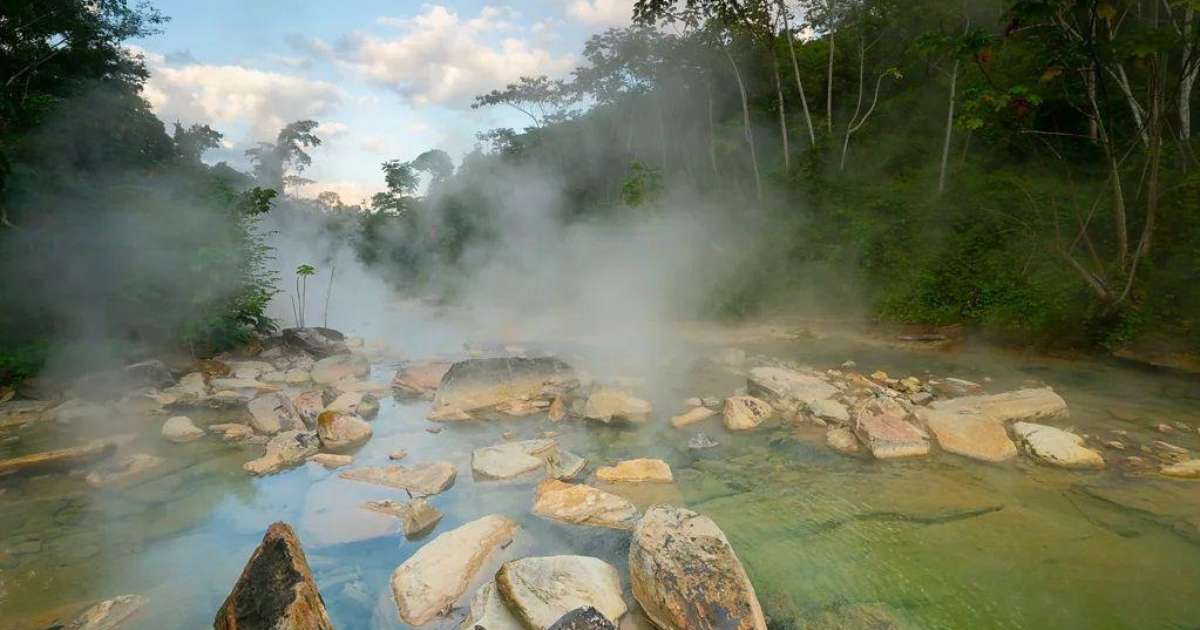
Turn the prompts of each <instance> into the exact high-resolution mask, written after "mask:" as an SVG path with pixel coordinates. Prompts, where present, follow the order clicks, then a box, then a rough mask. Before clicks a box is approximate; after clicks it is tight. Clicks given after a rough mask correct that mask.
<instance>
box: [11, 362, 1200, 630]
mask: <svg viewBox="0 0 1200 630" xmlns="http://www.w3.org/2000/svg"><path fill="white" fill-rule="evenodd" d="M742 347H744V348H746V349H747V350H748V351H750V352H752V353H753V352H759V353H763V354H770V355H772V356H777V357H784V358H791V359H796V360H800V361H804V362H807V363H810V364H812V365H817V366H822V367H827V366H836V365H838V364H840V363H841V362H842V361H844V360H845V359H847V358H853V359H854V360H855V361H857V362H858V364H859V366H860V369H864V370H866V371H868V372H869V371H873V370H874V369H877V368H878V369H884V370H886V371H889V372H890V373H893V374H895V375H901V376H903V375H907V374H914V375H918V376H923V375H924V373H925V372H926V371H927V370H928V371H929V372H930V373H933V374H937V375H955V376H960V377H963V378H969V379H976V380H982V379H983V378H984V377H985V376H986V377H990V378H991V379H993V383H992V384H991V385H990V386H989V389H990V390H992V391H1002V390H1004V389H1006V388H1010V387H1014V386H1018V385H1020V384H1021V383H1022V382H1024V381H1025V380H1026V379H1030V378H1032V379H1037V380H1040V381H1044V382H1046V383H1048V384H1051V385H1053V386H1054V387H1055V388H1056V389H1057V390H1058V391H1059V392H1060V393H1061V394H1062V395H1063V396H1064V398H1066V399H1067V401H1068V403H1069V404H1070V405H1071V411H1072V417H1071V419H1070V420H1069V422H1065V423H1063V424H1064V425H1069V426H1073V427H1074V428H1075V429H1076V430H1077V431H1079V432H1081V433H1085V434H1089V435H1095V436H1103V435H1106V432H1108V431H1110V430H1112V429H1121V430H1125V431H1128V432H1129V436H1128V437H1122V438H1120V439H1121V440H1122V441H1123V442H1125V443H1126V444H1127V445H1130V448H1131V450H1132V452H1134V453H1136V452H1137V447H1136V445H1138V444H1145V443H1149V442H1150V441H1151V440H1153V439H1166V440H1168V441H1170V442H1172V443H1174V444H1177V445H1179V446H1182V447H1185V448H1187V449H1189V450H1190V451H1191V452H1192V453H1193V454H1194V453H1196V452H1197V451H1200V434H1197V433H1196V431H1195V427H1196V426H1200V414H1198V411H1197V410H1198V408H1200V405H1198V403H1200V386H1198V385H1197V381H1196V380H1195V379H1191V378H1186V377H1180V376H1173V375H1167V374H1158V373H1149V372H1144V371H1137V370H1131V369H1124V368H1120V367H1116V366H1112V365H1104V364H1097V363H1089V362H1071V361H1061V360H1048V359H1035V358H1028V357H1021V356H1016V355H999V356H997V355H995V354H985V353H982V352H972V351H963V352H956V353H932V354H931V353H926V352H906V351H902V350H887V349H879V348H877V347H874V346H866V345H861V344H856V343H853V342H849V341H837V340H801V341H789V342H777V341H776V342H770V343H749V344H743V346H742ZM709 350H711V348H705V347H689V348H688V349H687V350H685V351H681V352H680V353H677V354H674V355H672V356H669V357H665V358H663V359H662V360H661V362H660V363H658V364H657V365H656V366H654V367H653V368H650V369H647V370H645V373H643V374H639V376H643V377H645V378H646V379H647V380H646V383H645V385H644V389H645V390H646V391H645V393H646V395H647V396H648V397H649V398H650V399H651V400H652V401H653V402H654V404H655V408H656V410H657V412H658V416H659V420H660V421H661V420H665V418H666V417H669V416H670V415H671V414H673V413H677V412H678V411H679V410H680V407H679V405H680V404H681V401H682V400H683V399H684V398H687V397H690V396H697V395H727V394H728V393H729V392H730V391H732V389H734V388H735V387H737V386H739V385H741V384H742V383H743V382H744V381H743V379H742V378H740V377H737V376H735V375H731V374H721V373H718V372H712V371H693V370H690V369H689V366H690V365H691V359H692V358H693V357H694V356H696V355H699V354H702V353H704V352H708V351H709ZM567 354H568V355H569V350H568V351H567ZM391 372H392V367H391V366H388V365H377V366H376V368H375V370H374V372H373V374H372V378H373V379H377V380H386V379H388V378H390V376H391ZM427 410H428V403H427V402H420V401H395V400H385V401H383V406H382V409H381V411H380V414H379V416H378V417H377V418H376V419H375V420H374V421H373V422H372V425H373V427H374V429H375V437H374V438H373V439H372V440H371V441H370V442H369V443H368V444H367V445H366V446H364V447H363V448H362V449H361V450H360V451H359V452H358V453H357V454H356V457H355V463H354V466H370V465H385V464H388V463H390V462H389V461H388V454H389V453H391V452H393V451H395V450H399V449H405V450H407V451H408V452H409V456H408V459H407V460H406V461H404V462H402V463H405V464H413V463H420V462H424V461H434V460H437V459H446V460H448V461H451V462H452V463H454V464H455V465H456V466H457V467H458V470H459V475H458V479H457V481H456V483H455V485H454V486H453V487H452V488H451V489H450V490H448V491H447V492H445V493H443V494H441V495H438V496H435V497H432V498H431V499H430V502H431V503H432V504H433V505H434V506H435V507H437V508H438V509H439V510H441V511H443V512H444V513H445V514H446V516H445V518H444V519H443V520H442V522H441V523H440V524H439V525H438V527H437V528H436V530H435V531H434V532H433V533H432V534H431V535H430V536H436V535H437V533H439V532H443V531H446V530H448V529H450V528H452V527H455V526H457V525H459V524H461V523H464V522H467V521H469V520H472V519H475V518H478V517H480V516H482V515H485V514H489V513H503V514H506V515H509V516H510V517H513V518H514V519H516V520H517V521H518V522H520V523H521V525H522V532H521V534H520V535H519V537H518V540H517V542H516V543H515V544H514V545H513V547H511V548H510V549H508V550H506V551H505V554H507V555H506V557H514V556H520V555H550V554H557V553H575V554H584V555H593V556H597V557H600V558H603V559H605V560H607V561H609V562H611V563H613V564H614V565H615V566H617V568H618V569H619V570H620V571H621V573H622V574H623V575H624V574H625V573H626V571H625V556H626V554H627V551H628V534H627V533H622V532H616V531H609V530H602V529H593V528H582V527H574V526H568V525H560V524H557V523H552V522H549V521H546V520H543V519H540V518H538V517H535V516H532V515H531V514H530V513H529V511H530V507H531V505H532V483H511V482H478V483H477V482H475V481H473V480H472V479H471V475H470V453H471V450H472V449H474V448H477V447H479V446H485V445H488V444H493V443H497V442H499V441H501V440H502V438H501V435H502V434H503V433H505V432H507V431H512V432H514V433H516V435H517V436H518V437H519V438H532V437H536V436H537V435H539V434H540V433H541V432H542V431H546V430H553V431H559V432H561V435H560V436H559V439H560V441H561V442H562V444H563V445H564V447H566V448H568V449H571V450H573V451H575V452H577V453H579V454H581V455H584V456H587V457H589V458H590V459H591V460H592V462H593V470H594V465H595V463H596V462H606V461H609V460H617V459H624V458H630V457H661V458H663V459H666V460H667V461H668V462H669V463H670V464H671V465H672V468H673V469H674V471H675V476H676V484H674V485H673V486H654V487H649V486H648V487H640V488H626V489H620V488H613V487H606V489H608V490H610V491H619V492H623V493H624V494H626V495H628V496H629V497H630V498H631V499H632V500H634V502H635V503H638V504H639V505H648V504H650V503H652V502H656V501H663V502H676V503H679V502H682V503H684V504H686V505H688V506H690V507H691V508H692V509H694V510H696V511H699V512H702V513H704V514H707V515H709V516H711V517H712V518H713V519H715V520H716V521H717V523H718V524H719V525H721V527H722V528H723V529H724V531H725V532H726V534H727V535H728V537H729V539H730V541H731V542H732V544H733V546H734V548H735V550H736V551H737V553H738V554H739V556H740V557H741V559H742V561H743V563H744V564H745V565H746V568H747V570H748V572H749V574H750V576H751V578H752V580H753V582H754V584H755V588H756V589H757V591H758V595H759V598H760V600H761V602H762V604H763V606H764V608H765V610H766V612H767V615H768V617H769V618H770V619H771V621H772V626H773V627H777V628H791V627H796V628H801V627H829V628H836V627H852V626H851V624H852V619H854V618H856V617H855V616H856V615H857V616H858V617H857V618H858V619H859V621H860V622H862V623H866V622H865V621H864V620H863V617H864V616H868V615H869V614H877V615H886V616H888V617H890V618H892V619H894V620H895V621H896V622H897V623H898V624H899V625H900V626H901V627H905V628H965V627H970V628H1062V629H1068V628H1080V629H1083V628H1087V629H1094V628H1128V627H1139V628H1193V627H1196V625H1197V624H1198V623H1200V597H1197V596H1198V595H1200V482H1187V481H1171V480H1166V479H1162V478H1159V477H1156V476H1153V475H1140V476H1139V475H1136V474H1133V473H1130V472H1128V471H1125V470H1123V469H1121V468H1120V467H1118V466H1115V465H1110V467H1109V469H1108V470H1106V471H1103V472H1071V471H1061V470H1056V469H1051V468H1047V467H1044V466H1039V465H1037V464H1034V463H1032V462H1031V461H1029V460H1028V459H1025V458H1019V459H1018V460H1016V461H1015V462H1011V463H1009V464H1005V465H987V464H982V463H978V462H973V461H970V460H966V459H963V458H959V457H955V456H951V455H946V454H935V455H934V456H932V457H930V458H928V459H924V460H916V461H906V462H886V463H880V462H873V461H868V460H857V459H850V458H845V457H842V456H839V455H836V454H834V453H832V452H831V451H829V450H828V449H827V448H826V447H825V446H824V443H823V434H822V433H821V432H820V431H817V430H807V429H799V430H796V429H787V428H776V429H768V430H764V431H761V432H756V433H753V434H745V435H736V436H734V435H729V434H727V433H726V432H724V431H723V430H722V429H721V428H720V427H719V425H718V424H717V422H718V420H716V419H714V420H712V421H711V422H712V424H711V425H709V424H707V423H702V424H701V425H699V426H697V427H693V428H690V429H689V430H687V431H679V430H675V429H672V428H670V427H669V425H666V423H665V422H658V423H655V424H652V425H649V426H643V427H639V428H616V427H605V426H597V425H589V424H584V423H582V422H574V421H567V422H562V423H558V424H554V423H550V422H549V421H548V420H546V419H545V418H544V417H530V418H525V419H514V420H511V421H503V422H491V423H467V424H446V425H443V428H444V430H443V431H442V432H441V433H439V434H431V433H428V432H426V431H425V428H426V427H427V426H430V424H429V423H428V422H426V421H425V420H424V415H425V412H426V411H427ZM1177 421H1182V422H1185V423H1188V424H1190V425H1191V426H1192V427H1193V430H1192V431H1191V432H1190V433H1186V434H1185V433H1182V432H1179V433H1176V434H1173V435H1162V434H1159V433H1156V432H1155V431H1154V430H1153V426H1154V425H1155V424H1158V423H1160V422H1167V423H1171V422H1177ZM159 422H160V421H159V420H153V419H147V418H139V417H137V416H136V415H132V416H130V417H124V418H115V419H113V421H112V422H111V423H110V424H107V425H105V426H99V427H97V426H91V427H89V428H87V429H86V430H85V431H84V432H85V433H88V432H92V433H94V434H95V435H109V434H113V433H121V432H125V431H133V432H136V433H138V434H139V437H138V438H137V439H136V441H134V442H133V443H130V444H126V445H124V446H122V452H130V453H132V452H156V453H159V454H162V455H164V456H166V457H168V459H169V463H168V468H167V469H166V470H168V471H169V472H168V473H166V474H163V475H160V476H158V477H157V478H154V479H152V480H150V481H147V482H144V483H141V484H139V485H135V486H132V487H127V488H124V489H119V490H109V491H95V490H91V489H89V488H88V487H87V486H86V484H84V483H83V481H82V480H81V479H75V478H70V477H67V476H46V477H40V478H24V479H17V478H6V479H0V489H3V492H2V493H0V619H3V620H4V623H3V624H0V625H3V626H4V627H6V628H14V629H23V628H31V629H42V628H46V627H49V626H50V625H51V623H52V622H54V621H55V620H56V619H59V620H61V617H62V615H64V614H67V612H69V611H72V610H76V609H78V608H79V607H80V606H81V605H84V604H86V603H88V602H90V601H94V600H96V599H101V598H107V597H112V596H115V595H119V594H123V593H140V594H143V595H145V596H147V597H148V598H149V600H150V603H149V605H148V608H147V609H146V611H145V614H143V615H142V617H141V618H140V620H139V621H138V622H135V623H134V624H131V626H129V627H131V628H135V629H136V628H161V629H171V628H189V629H190V628H200V627H208V626H210V625H211V623H212V618H213V615H214V613H215V611H216V610H217V608H218V607H219V606H220V604H221V602H222V600H223V599H224V598H225V596H226V595H227V594H228V591H229V589H230V587H231V586H232V584H233V582H234V581H235V580H236V578H237V576H238V575H239V574H240V572H241V569H242V567H243V565H244V563H245V561H246V559H247V558H248V557H249V555H250V553H251V552H252V551H253V549H254V547H255V546H256V545H257V544H258V542H259V540H260V539H261V536H262V533H263V531H264V530H265V528H266V527H267V525H268V524H269V523H271V522H274V521H277V520H283V521H286V522H289V523H291V524H293V525H294V526H295V527H296V529H297V532H298V534H299V535H300V538H301V540H302V542H303V543H304V545H305V549H306V552H307V554H308V559H309V563H310V565H311V566H312V569H313V574H314V576H315V578H316V580H317V583H318V586H319V587H320V589H321V592H322V594H323V596H324V598H325V601H326V603H327V605H328V608H329V613H330V615H331V617H332V618H333V620H334V623H335V625H336V627H338V628H348V629H354V628H390V627H403V626H402V625H401V624H400V623H399V621H398V620H397V619H396V614H395V611H394V605H393V604H392V601H391V594H390V590H389V587H388V578H389V576H390V574H391V572H392V570H393V569H394V568H395V567H396V565H398V564H400V563H401V562H403V561H404V559H405V558H407V557H408V556H409V555H411V554H412V553H413V552H414V551H415V550H416V549H418V548H419V547H420V545H421V544H422V543H423V542H424V541H425V540H428V537H426V538H425V539H424V540H416V541H407V540H405V539H404V537H403V535H401V534H399V533H397V531H396V528H395V523H394V522H393V521H392V520H391V519H390V518H389V517H384V516H379V515H376V514H373V513H370V512H367V511H365V510H362V509H360V508H359V507H358V506H359V505H360V504H361V503H362V502H364V501H366V500H370V499H387V498H391V499H397V500H403V499H404V498H405V497H404V496H403V493H402V492H397V491H393V490H390V489H388V488H383V487H378V486H374V485H370V484H363V483H358V482H352V481H346V480H341V479H338V478H337V471H327V470H325V469H324V468H321V467H320V466H317V465H316V464H306V465H305V466H303V467H301V468H297V469H294V470H291V471H288V472H286V473H283V474H279V475H275V476H271V477H267V478H263V479H256V478H252V477H249V476H247V475H246V474H245V473H244V472H243V471H242V470H241V465H242V463H244V462H245V461H247V460H248V459H251V458H253V457H255V456H257V453H258V449H259V447H237V446H229V445H225V444H220V443H218V442H216V441H214V440H212V439H204V440H201V441H199V442H194V443H191V444H185V445H171V444H165V443H163V442H162V440H161V439H160V438H159V437H158V426H159ZM696 431H705V432H707V433H708V434H709V435H711V436H713V437H714V438H715V439H716V440H717V441H719V442H721V447H720V448H717V449H713V450H710V451H704V452H698V453H693V452H689V451H688V450H687V449H686V447H685V445H686V443H687V440H688V438H689V437H690V436H691V435H692V434H694V433H695V432H696ZM19 435H21V438H22V439H21V441H20V442H18V443H16V444H5V445H4V446H0V457H9V456H13V455H14V454H19V453H22V452H27V451H31V450H37V449H39V448H46V447H49V446H52V445H54V444H55V443H56V440H61V439H62V438H61V436H55V435H54V434H53V433H48V432H45V429H44V428H37V427H34V428H31V429H26V430H25V431H24V432H22V433H20V434H19ZM1103 439H1109V437H1104V438H1103ZM1105 455H1106V458H1108V459H1109V460H1110V463H1111V462H1113V461H1114V460H1115V459H1116V458H1117V457H1118V456H1119V455H1120V454H1119V453H1117V452H1115V451H1106V452H1105ZM1144 456H1145V455H1144ZM1146 457H1147V458H1149V456H1146ZM625 582H626V584H625V585H626V588H628V581H627V578H626V580H625ZM630 601H631V603H632V600H630ZM822 624H824V625H822ZM862 627H869V626H865V625H864V626H862Z"/></svg>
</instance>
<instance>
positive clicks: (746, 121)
mask: <svg viewBox="0 0 1200 630" xmlns="http://www.w3.org/2000/svg"><path fill="white" fill-rule="evenodd" d="M722 52H724V53H725V57H726V58H727V59H729V65H731V66H733V76H734V78H735V79H737V84H738V93H739V94H740V95H741V97H742V125H743V126H744V127H745V130H746V144H747V145H748V146H749V147H750V166H751V167H752V168H753V169H754V190H755V193H756V194H757V196H758V200H759V201H762V199H763V188H762V176H761V175H760V174H759V172H758V151H757V150H756V149H755V148H754V130H753V128H752V127H751V126H750V103H749V100H748V99H747V98H746V84H745V83H744V82H742V71H741V70H739V69H738V65H737V62H736V61H734V59H733V55H731V54H729V50H728V49H726V48H722Z"/></svg>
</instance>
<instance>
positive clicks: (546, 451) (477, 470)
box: [471, 440, 558, 480]
mask: <svg viewBox="0 0 1200 630" xmlns="http://www.w3.org/2000/svg"><path fill="white" fill-rule="evenodd" d="M557 448H558V442H556V441H555V440H526V441H524V442H508V443H505V444H497V445H495V446H488V447H484V448H477V449H475V451H474V452H472V453H471V473H472V474H473V475H474V477H475V479H479V480H494V479H512V478H513V477H519V476H521V475H524V474H526V473H530V472H533V471H536V470H541V469H542V468H544V467H545V465H546V460H547V459H548V458H549V457H550V456H551V455H553V454H554V452H555V450H556V449H557Z"/></svg>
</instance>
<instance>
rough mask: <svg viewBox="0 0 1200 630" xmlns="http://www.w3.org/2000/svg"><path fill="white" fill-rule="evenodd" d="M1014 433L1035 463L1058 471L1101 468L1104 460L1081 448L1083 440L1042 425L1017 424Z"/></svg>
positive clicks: (1087, 449)
mask: <svg viewBox="0 0 1200 630" xmlns="http://www.w3.org/2000/svg"><path fill="white" fill-rule="evenodd" d="M1013 433H1015V434H1016V435H1017V437H1018V438H1020V440H1021V441H1022V443H1024V445H1025V450H1026V451H1027V452H1028V453H1029V455H1030V456H1032V457H1033V458H1034V459H1036V460H1038V461H1040V462H1042V463H1045V464H1050V465H1052V466H1059V467H1061V468H1091V469H1097V468H1104V457H1103V456H1101V455H1100V453H1097V452H1096V451H1093V450H1092V449H1090V448H1087V447H1085V446H1083V438H1082V437H1080V436H1078V435H1075V434H1074V433H1069V432H1067V431H1063V430H1062V429H1056V428H1054V427H1048V426H1046V425H1043V424H1034V423H1032V422H1018V423H1016V424H1014V425H1013Z"/></svg>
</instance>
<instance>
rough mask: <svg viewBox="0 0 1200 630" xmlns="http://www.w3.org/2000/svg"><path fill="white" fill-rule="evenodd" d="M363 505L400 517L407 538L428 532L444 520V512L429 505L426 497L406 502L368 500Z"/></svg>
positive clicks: (375, 510)
mask: <svg viewBox="0 0 1200 630" xmlns="http://www.w3.org/2000/svg"><path fill="white" fill-rule="evenodd" d="M363 507H364V508H366V509H368V510H371V511H373V512H379V513H381V514H387V515H389V516H395V517H396V518H398V519H400V522H401V526H402V527H403V529H404V536H405V537H407V538H415V537H417V536H420V535H421V534H424V533H426V532H428V531H429V530H431V529H433V528H434V527H436V526H437V524H438V522H439V521H441V520H442V513H441V512H439V511H438V510H437V508H435V507H433V506H432V505H429V502H427V501H426V500H425V499H413V500H411V501H408V502H405V503H398V502H396V501H392V500H385V501H367V502H366V503H364V504H363Z"/></svg>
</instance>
